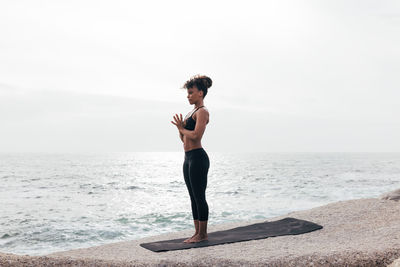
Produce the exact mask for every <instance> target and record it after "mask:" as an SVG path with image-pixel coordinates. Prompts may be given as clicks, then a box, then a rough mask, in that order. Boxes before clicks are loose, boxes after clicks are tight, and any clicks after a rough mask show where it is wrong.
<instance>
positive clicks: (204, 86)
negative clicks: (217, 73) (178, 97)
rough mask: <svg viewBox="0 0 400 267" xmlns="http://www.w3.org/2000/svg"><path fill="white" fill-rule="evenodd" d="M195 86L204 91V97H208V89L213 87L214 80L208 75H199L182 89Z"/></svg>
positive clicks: (188, 81) (187, 82) (192, 78)
mask: <svg viewBox="0 0 400 267" xmlns="http://www.w3.org/2000/svg"><path fill="white" fill-rule="evenodd" d="M193 86H196V87H197V89H198V90H201V91H203V93H204V95H203V96H204V97H205V96H206V95H207V91H208V88H210V87H211V86H212V80H211V78H210V77H208V76H206V75H200V74H197V75H194V76H193V77H191V78H190V79H189V80H187V81H186V82H185V84H184V85H183V87H182V88H186V89H189V88H192V87H193Z"/></svg>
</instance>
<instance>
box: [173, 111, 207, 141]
mask: <svg viewBox="0 0 400 267" xmlns="http://www.w3.org/2000/svg"><path fill="white" fill-rule="evenodd" d="M196 115H197V117H196V127H195V128H194V130H193V131H189V130H186V129H185V128H183V127H182V128H179V133H180V134H182V135H185V136H186V137H187V138H190V139H193V140H199V139H201V138H202V137H203V134H204V131H205V130H206V124H207V121H208V117H209V114H208V111H206V110H205V109H199V110H198V111H197V113H196Z"/></svg>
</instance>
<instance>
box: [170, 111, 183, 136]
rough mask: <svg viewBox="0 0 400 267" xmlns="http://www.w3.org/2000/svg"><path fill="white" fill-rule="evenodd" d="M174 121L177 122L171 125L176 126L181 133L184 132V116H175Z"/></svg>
mask: <svg viewBox="0 0 400 267" xmlns="http://www.w3.org/2000/svg"><path fill="white" fill-rule="evenodd" d="M174 121H175V122H173V121H171V123H172V124H174V125H175V126H176V127H177V128H178V130H179V132H181V131H182V130H183V118H182V114H180V116H179V115H178V114H175V115H174Z"/></svg>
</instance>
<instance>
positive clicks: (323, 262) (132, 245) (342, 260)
mask: <svg viewBox="0 0 400 267" xmlns="http://www.w3.org/2000/svg"><path fill="white" fill-rule="evenodd" d="M285 217H294V218H299V219H304V220H309V221H312V222H315V223H318V224H320V225H322V226H323V227H324V228H323V229H321V230H317V231H314V232H311V233H306V234H302V235H294V236H293V235H292V236H280V237H272V238H266V239H261V240H251V241H245V242H237V243H232V244H224V245H217V246H210V247H204V248H193V249H187V250H177V251H168V252H160V253H155V252H152V251H149V250H147V249H145V248H142V247H140V246H139V244H140V243H143V242H152V241H156V240H165V239H172V238H180V237H185V236H190V235H191V234H192V230H191V229H190V230H185V231H181V232H175V233H168V234H163V235H159V236H152V237H147V238H142V239H138V240H132V241H124V242H117V243H112V244H107V245H102V246H96V247H90V248H85V249H74V250H69V251H62V252H56V253H52V254H48V255H46V256H32V257H30V256H18V255H13V254H1V253H0V266H21V265H23V266H216V265H217V266H304V265H313V266H387V265H389V264H391V263H392V262H394V261H395V260H396V259H397V258H400V223H399V222H400V202H398V201H392V200H385V199H379V198H369V199H356V200H348V201H340V202H336V203H331V204H328V205H324V206H321V207H316V208H313V209H309V210H304V211H297V212H291V213H289V214H286V215H284V216H279V217H274V218H270V219H268V220H269V221H273V220H278V219H282V218H285ZM262 221H265V220H257V221H243V222H240V223H229V224H221V225H212V224H211V225H209V226H208V231H209V232H213V231H218V230H225V229H229V228H232V227H237V226H243V225H247V224H249V223H257V222H262Z"/></svg>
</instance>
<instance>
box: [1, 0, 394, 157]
mask: <svg viewBox="0 0 400 267" xmlns="http://www.w3.org/2000/svg"><path fill="white" fill-rule="evenodd" d="M195 74H205V75H208V76H209V77H211V78H212V80H213V86H212V87H211V88H210V89H209V92H208V94H207V96H206V98H205V105H206V106H207V107H208V109H209V112H210V123H209V124H208V125H207V129H206V132H205V135H204V136H203V141H202V144H203V147H204V148H205V149H206V150H207V151H245V152H251V151H264V152H400V105H399V103H400V75H399V74H400V2H399V1H384V0H377V1H366V0H360V1H351V0H344V1H338V0H332V1H323V0H315V1H296V0H293V1H285V0H283V1H282V0H279V1H278V0H277V1H243V0H242V1H232V0H230V1H188V0H185V1H175V0H169V1H115V0H113V1H99V0H95V1H94V0H93V1H88V0H79V1H71V0H68V1H57V0H51V1H32V0H29V1H18V0H3V1H1V2H0V152H100V151H183V146H182V142H181V140H180V139H179V135H178V131H177V129H176V127H175V126H174V125H173V124H172V123H171V122H170V121H171V120H172V116H173V115H174V114H175V113H182V115H183V116H185V115H186V114H187V113H188V112H189V111H190V110H192V108H193V106H190V104H189V103H188V101H187V98H186V90H184V89H180V87H181V86H182V85H183V83H184V82H185V81H186V80H187V79H189V78H190V77H191V76H192V75H195Z"/></svg>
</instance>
